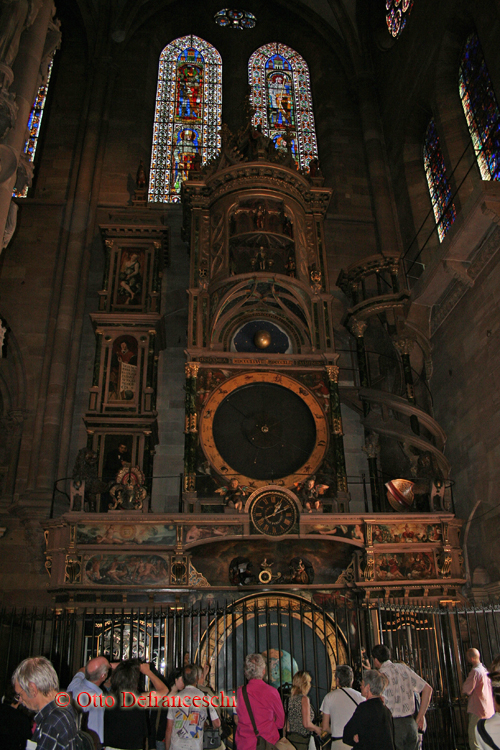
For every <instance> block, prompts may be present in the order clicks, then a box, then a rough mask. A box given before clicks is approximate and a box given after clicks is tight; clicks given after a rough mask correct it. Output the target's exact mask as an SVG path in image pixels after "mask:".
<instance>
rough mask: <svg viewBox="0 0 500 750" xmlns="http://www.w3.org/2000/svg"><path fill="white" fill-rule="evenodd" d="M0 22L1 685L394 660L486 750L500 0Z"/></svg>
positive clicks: (54, 14)
mask: <svg viewBox="0 0 500 750" xmlns="http://www.w3.org/2000/svg"><path fill="white" fill-rule="evenodd" d="M0 14H1V15H0V18H1V23H0V225H1V229H2V232H3V244H2V248H3V249H2V250H1V255H0V352H1V357H0V512H1V518H0V557H1V563H2V564H1V583H0V599H1V606H2V607H3V609H2V612H1V614H0V620H1V622H0V652H1V653H0V674H1V680H0V681H2V684H3V682H5V680H6V679H7V677H8V673H11V672H12V669H13V667H14V666H15V664H16V659H17V660H18V661H19V658H23V657H24V656H29V655H33V653H37V652H40V653H42V652H43V653H46V654H47V655H50V656H51V657H52V658H53V661H54V664H56V663H57V665H58V668H59V669H60V670H69V671H68V674H69V673H70V672H71V668H73V667H74V666H79V664H77V662H79V660H81V658H82V655H83V657H85V658H87V659H88V658H90V656H92V655H96V654H98V653H104V652H108V653H112V654H114V655H115V656H117V658H124V657H125V656H127V655H128V656H131V655H135V656H139V657H140V658H148V659H152V660H153V659H154V660H155V661H156V663H157V666H158V668H160V667H161V668H162V669H166V668H167V666H168V667H171V666H172V665H174V664H178V663H179V660H181V662H182V655H183V652H185V651H189V652H190V655H191V656H192V658H193V659H196V660H198V661H200V663H205V661H207V662H209V663H210V665H211V667H210V670H211V671H210V674H209V679H210V681H211V684H212V685H213V687H214V689H215V688H216V687H217V688H220V687H221V686H224V688H225V689H226V687H227V688H228V689H229V690H231V689H234V688H235V687H236V685H237V684H238V681H239V680H241V675H242V672H241V668H242V667H241V664H242V658H243V651H245V650H246V651H248V650H255V651H264V652H265V653H266V654H267V659H268V661H269V665H270V666H269V669H270V672H271V673H273V674H274V678H273V679H274V680H275V682H276V684H277V685H279V686H282V685H283V684H284V682H286V681H287V680H286V679H285V677H284V675H285V673H286V674H287V675H288V677H290V676H291V674H292V673H293V671H294V669H296V668H297V667H299V668H306V666H307V668H309V669H312V668H313V667H312V664H314V665H315V668H316V687H315V690H316V691H317V696H316V697H317V702H319V701H320V700H321V697H322V695H323V694H324V692H325V690H328V689H329V687H330V683H331V679H332V674H333V671H332V670H334V668H335V664H337V663H343V661H345V660H346V659H351V660H353V662H356V663H358V662H359V660H360V659H361V656H360V654H361V648H362V647H369V646H370V645H373V644H375V643H377V642H380V641H384V642H386V643H388V644H390V645H391V647H392V648H393V649H396V650H397V652H398V656H399V658H401V659H403V660H405V661H407V662H411V663H412V664H414V665H416V666H418V667H419V669H420V672H425V674H426V679H428V681H429V683H432V684H433V686H434V691H435V692H434V699H433V700H434V702H433V705H432V708H431V710H430V715H431V718H430V719H429V727H430V730H429V733H428V740H427V742H428V744H427V747H429V748H430V747H449V748H458V747H462V746H463V747H466V746H467V745H466V744H463V742H466V740H464V739H463V732H464V731H465V730H464V729H463V722H464V718H463V717H464V715H465V714H464V710H465V709H464V705H463V700H462V699H461V698H460V693H459V684H460V681H461V678H462V673H463V672H464V670H465V671H466V668H467V667H466V663H465V659H464V654H465V652H466V651H467V649H468V648H470V647H476V648H479V649H480V650H481V652H482V653H483V658H484V660H485V662H487V660H488V659H491V658H492V657H493V656H494V654H495V653H498V652H499V651H500V636H499V633H500V615H499V612H500V610H499V609H498V606H497V605H496V604H495V602H496V601H498V595H499V592H500V561H499V557H498V547H497V544H498V528H499V527H498V526H497V523H498V519H499V511H500V503H499V501H498V493H497V487H498V486H499V483H500V426H499V424H500V422H499V420H498V412H499V403H500V400H499V399H500V397H499V390H498V388H499V387H500V379H499V375H498V373H499V372H500V355H499V351H500V347H499V348H497V344H499V341H500V312H499V305H498V293H499V292H498V290H499V289H500V270H499V268H498V265H499V256H497V255H496V253H497V249H498V248H499V246H500V229H499V228H498V223H499V221H500V188H497V187H496V184H497V181H498V180H500V104H499V102H500V47H499V45H498V37H499V34H500V7H499V4H498V0H481V2H480V3H477V2H473V0H454V1H452V0H440V2H439V3H436V2H432V1H431V0H387V2H386V0H288V1H287V2H285V0H266V1H265V2H263V0H245V2H244V3H243V4H242V5H241V7H240V6H239V7H238V8H224V7H222V5H221V3H220V2H218V0H204V2H199V0H191V2H190V3H189V4H188V3H186V2H182V0H74V1H73V2H69V1H68V0H56V2H55V4H54V1H53V0H14V2H10V3H3V4H2V5H0ZM499 184H500V183H499ZM497 364H498V365H499V369H498V370H497V369H496V368H497ZM495 519H496V520H495ZM471 613H473V614H471ZM280 625H281V627H280ZM259 629H261V630H259ZM266 632H267V635H265V633H266ZM262 638H264V640H262ZM13 643H15V644H17V645H16V646H15V648H14V647H13V645H12V644H13ZM299 643H300V644H301V645H300V648H299ZM443 643H446V644H447V647H446V649H445V648H444V647H442V644H443ZM17 652H18V653H17ZM240 652H241V653H240ZM356 660H357V661H356ZM9 670H10V672H9ZM273 670H274V671H273ZM417 671H418V670H417ZM273 684H274V683H273ZM461 701H462V703H461ZM461 742H462V744H461ZM434 743H436V744H434ZM446 743H448V744H446ZM424 746H425V745H424Z"/></svg>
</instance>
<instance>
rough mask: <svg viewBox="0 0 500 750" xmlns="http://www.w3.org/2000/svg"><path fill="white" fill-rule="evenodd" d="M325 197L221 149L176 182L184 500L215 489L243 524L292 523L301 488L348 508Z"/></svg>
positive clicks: (305, 180)
mask: <svg viewBox="0 0 500 750" xmlns="http://www.w3.org/2000/svg"><path fill="white" fill-rule="evenodd" d="M330 197H331V190H330V189H329V188H325V187H324V186H323V178H322V177H321V176H317V175H316V176H314V177H311V176H310V175H303V174H301V173H299V172H297V170H296V169H290V167H289V166H288V165H287V166H285V165H284V164H281V163H270V162H269V161H262V162H261V161H258V160H257V161H254V162H252V163H251V164H248V163H243V162H241V161H239V160H238V158H237V157H236V156H235V155H234V152H233V153H232V154H231V153H230V152H229V151H228V150H227V149H226V152H225V153H223V155H222V158H221V160H220V161H219V164H218V167H217V168H216V169H214V170H212V171H211V169H210V167H208V168H206V169H205V170H204V171H203V172H199V173H196V174H195V175H194V177H193V178H192V179H190V180H188V181H187V182H186V183H185V184H184V186H183V203H184V205H185V208H186V211H185V225H184V232H185V236H186V239H189V243H190V248H191V252H190V258H191V269H190V289H189V328H188V347H187V359H188V361H187V364H186V394H187V395H186V443H185V463H184V499H185V504H186V503H187V505H189V503H190V502H196V503H197V507H200V506H202V505H203V503H204V498H205V499H206V502H208V501H209V499H210V498H219V501H220V502H221V503H222V502H225V504H226V509H227V510H229V511H233V512H238V511H242V512H243V511H244V512H247V513H249V514H250V523H251V528H252V533H260V534H267V535H268V536H281V535H284V534H286V533H290V532H292V531H293V530H294V529H295V527H296V524H297V513H299V512H300V511H301V510H302V509H303V507H304V506H305V504H306V503H307V500H308V499H309V500H310V501H311V504H312V511H315V510H317V509H318V508H319V507H320V506H321V507H322V506H323V504H324V505H325V506H327V507H328V509H329V510H334V511H347V510H348V508H349V495H348V492H347V481H346V468H345V458H344V449H343V436H342V421H341V416H340V400H339V393H338V383H337V381H338V367H337V365H336V361H337V358H338V355H337V354H336V352H335V342H334V331H333V326H332V321H333V315H332V310H331V304H332V297H331V295H330V294H329V292H328V291H327V290H328V288H329V286H328V278H327V265H326V257H325V242H324V236H323V220H324V215H325V212H326V210H327V207H328V203H329V201H330ZM263 488H267V490H266V491H265V492H264V493H262V492H261V490H262V489H263ZM256 493H257V494H256ZM259 493H260V494H259ZM319 494H321V497H320V498H319V499H318V495H319ZM250 498H252V499H251V500H250ZM212 502H214V501H213V500H212Z"/></svg>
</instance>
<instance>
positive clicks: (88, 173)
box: [34, 41, 116, 490]
mask: <svg viewBox="0 0 500 750" xmlns="http://www.w3.org/2000/svg"><path fill="white" fill-rule="evenodd" d="M115 73H116V66H115V65H114V64H113V61H112V60H111V58H110V57H109V55H108V54H107V47H106V42H105V41H104V42H103V49H101V50H100V53H98V54H96V56H95V58H94V71H93V76H91V77H90V79H89V83H88V86H89V92H91V96H90V97H89V108H88V110H87V112H86V113H85V128H84V133H83V137H82V143H81V152H80V153H81V156H80V162H79V164H80V167H79V170H78V171H77V178H76V183H75V186H74V192H73V196H72V199H71V200H70V201H69V202H68V205H67V209H66V210H67V217H68V219H67V221H68V224H69V227H68V231H67V232H66V234H65V235H63V237H62V239H61V249H60V251H61V257H63V258H64V259H65V260H64V268H63V271H62V279H61V285H60V288H59V298H58V301H57V308H56V309H57V313H56V324H55V335H54V341H53V345H52V348H51V349H50V351H47V353H46V357H48V358H49V361H50V370H49V376H48V384H47V390H46V401H45V408H44V412H43V424H42V429H41V437H40V439H39V442H38V435H37V436H36V439H37V444H38V450H39V461H38V471H37V477H36V487H37V488H38V489H40V490H46V489H48V488H50V487H51V486H52V483H53V481H54V479H55V478H56V473H57V475H58V476H64V472H65V471H66V462H67V452H68V447H69V436H70V430H71V421H72V413H73V401H74V393H75V385H76V377H77V372H78V360H79V352H80V339H81V328H82V323H83V313H84V303H85V295H86V288H87V277H88V269H89V265H90V257H91V244H92V240H93V237H94V231H95V226H94V224H95V214H96V210H97V201H98V196H99V184H100V178H101V172H102V159H103V154H104V140H105V133H106V128H107V117H108V115H109V107H110V100H111V97H110V94H111V89H112V86H113V82H114V77H115ZM42 408H43V406H42ZM34 448H36V446H34Z"/></svg>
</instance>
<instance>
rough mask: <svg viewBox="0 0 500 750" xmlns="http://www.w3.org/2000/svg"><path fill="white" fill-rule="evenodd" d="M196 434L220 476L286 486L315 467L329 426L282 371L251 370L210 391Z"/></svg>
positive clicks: (309, 398) (302, 389) (297, 384)
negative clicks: (197, 433)
mask: <svg viewBox="0 0 500 750" xmlns="http://www.w3.org/2000/svg"><path fill="white" fill-rule="evenodd" d="M199 435H200V443H201V447H202V449H203V452H204V453H205V456H206V457H207V459H208V460H209V461H210V464H211V465H212V466H213V468H214V469H215V471H216V472H217V473H218V474H219V475H220V476H223V477H230V478H234V479H238V481H239V483H240V484H241V485H248V486H250V487H253V488H258V487H264V486H266V485H269V484H273V485H280V486H288V487H291V486H292V485H293V484H294V483H296V482H301V481H303V480H304V479H306V478H307V477H308V476H311V474H314V473H315V472H316V471H317V469H318V467H319V466H320V464H321V462H322V461H323V459H324V457H325V454H326V451H327V449H328V438H329V427H328V420H327V417H326V415H325V413H324V412H323V410H322V408H321V406H320V405H319V403H318V401H317V399H316V397H315V396H314V395H313V394H312V393H311V391H309V389H308V388H306V387H305V386H304V385H303V384H302V383H300V382H298V381H297V380H295V379H294V378H291V377H290V376H288V375H285V374H284V373H278V372H272V371H265V372H260V371H257V370H254V371H252V372H244V373H240V374H238V375H236V376H235V377H233V378H229V379H228V380H225V381H224V382H223V383H221V384H220V385H219V386H218V387H217V388H216V389H215V390H214V391H213V392H212V393H211V394H210V397H209V399H208V401H207V403H206V404H205V406H204V408H203V411H202V413H201V418H200V422H199Z"/></svg>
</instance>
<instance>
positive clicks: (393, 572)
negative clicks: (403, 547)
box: [375, 552, 437, 581]
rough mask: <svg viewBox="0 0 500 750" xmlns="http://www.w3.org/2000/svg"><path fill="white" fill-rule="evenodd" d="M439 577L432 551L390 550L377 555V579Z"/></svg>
mask: <svg viewBox="0 0 500 750" xmlns="http://www.w3.org/2000/svg"><path fill="white" fill-rule="evenodd" d="M425 578H437V573H436V564H435V561H434V555H433V554H432V552H388V553H387V554H385V555H380V554H377V555H375V580H377V581H389V580H395V579H401V580H402V579H407V580H414V581H418V580H421V579H425Z"/></svg>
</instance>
